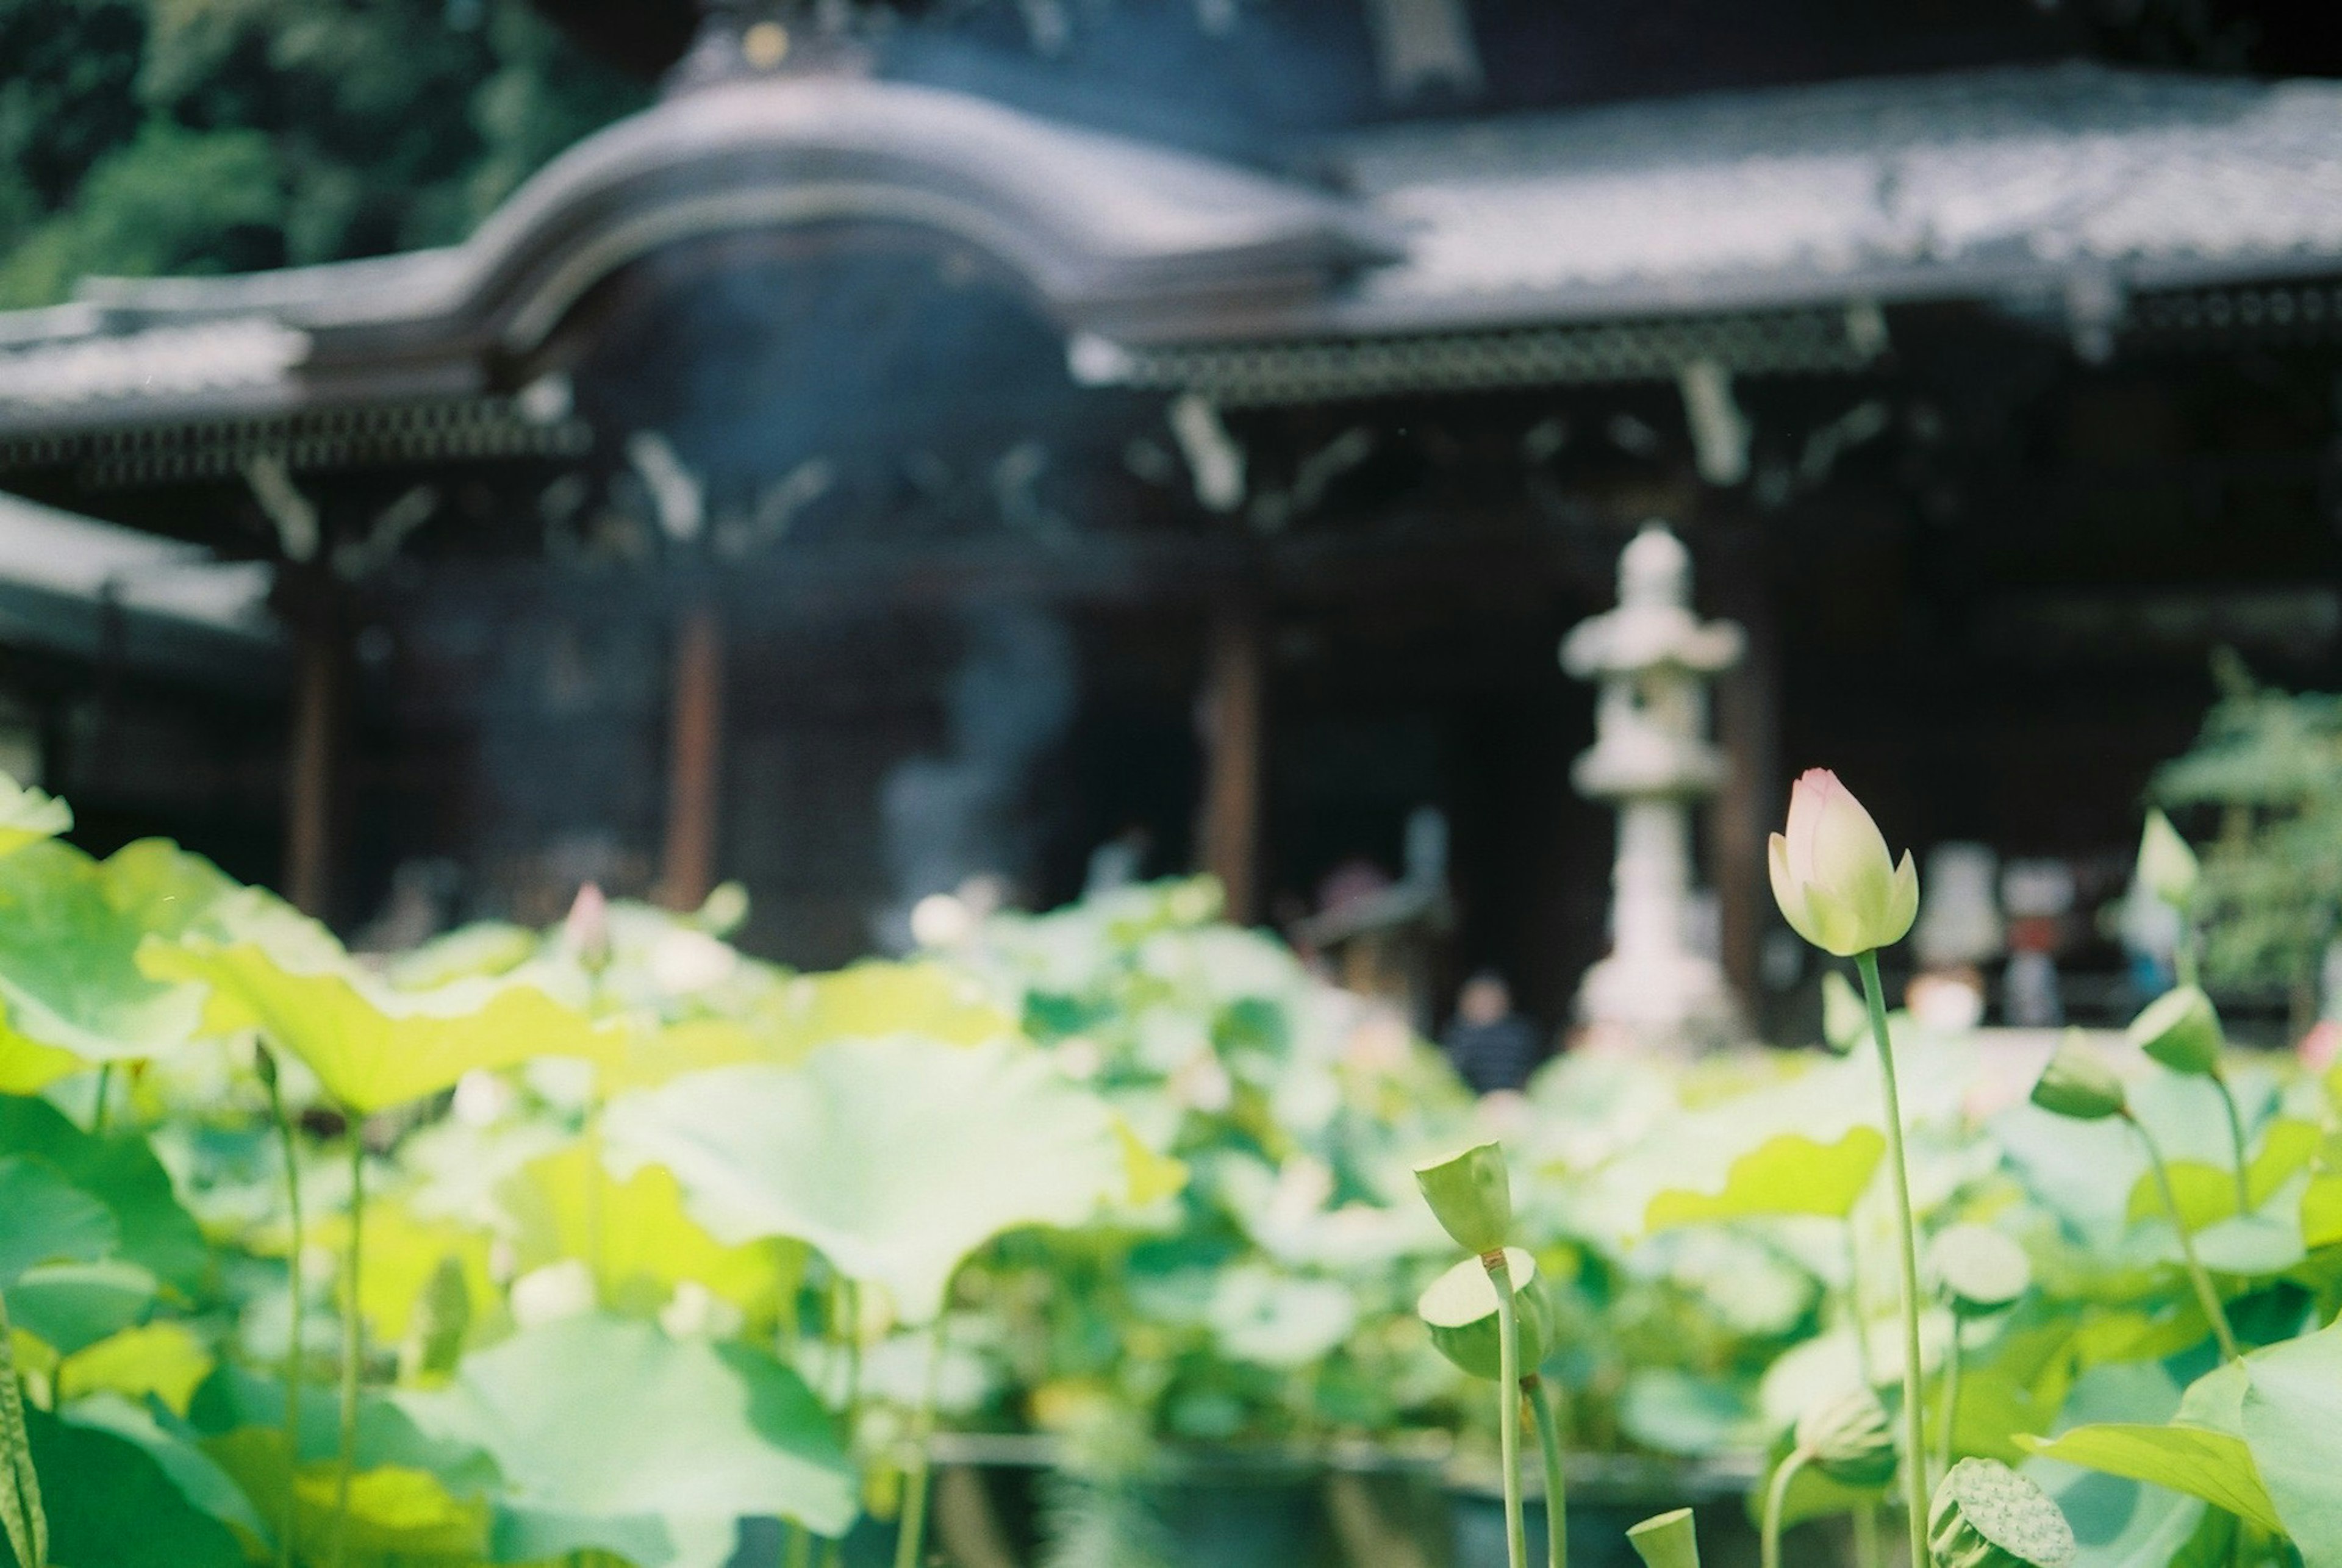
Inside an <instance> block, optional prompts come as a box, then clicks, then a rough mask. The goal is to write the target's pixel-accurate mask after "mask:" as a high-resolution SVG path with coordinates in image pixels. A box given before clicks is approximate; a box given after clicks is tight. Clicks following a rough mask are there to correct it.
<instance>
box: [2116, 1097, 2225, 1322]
mask: <svg viewBox="0 0 2342 1568" xmlns="http://www.w3.org/2000/svg"><path fill="white" fill-rule="evenodd" d="M2123 1119H2124V1120H2125V1121H2127V1122H2128V1123H2129V1124H2131V1129H2132V1131H2134V1132H2136V1133H2137V1134H2138V1141H2139V1143H2140V1144H2141V1145H2142V1146H2143V1147H2144V1148H2145V1149H2146V1150H2147V1166H2148V1168H2149V1169H2151V1170H2152V1171H2154V1173H2155V1184H2156V1188H2157V1191H2159V1192H2161V1193H2162V1194H2163V1208H2164V1212H2165V1213H2168V1214H2169V1215H2170V1216H2171V1228H2172V1229H2173V1230H2174V1231H2176V1232H2177V1233H2178V1235H2179V1255H2180V1256H2181V1257H2182V1258H2183V1259H2185V1260H2186V1261H2187V1279H2188V1282H2189V1283H2191V1284H2193V1285H2194V1286H2195V1287H2196V1301H2197V1304H2198V1305H2200V1306H2201V1307H2202V1308H2203V1309H2204V1315H2205V1316H2206V1317H2207V1318H2209V1319H2210V1320H2211V1322H2212V1334H2213V1337H2214V1338H2216V1339H2217V1340H2218V1341H2219V1342H2220V1354H2221V1355H2222V1356H2223V1357H2225V1358H2226V1359H2227V1360H2229V1361H2237V1360H2238V1359H2240V1358H2241V1357H2242V1356H2243V1354H2244V1352H2242V1351H2241V1350H2239V1349H2237V1331H2236V1330H2235V1329H2233V1328H2231V1327H2229V1326H2228V1313H2227V1308H2226V1307H2223V1306H2222V1305H2221V1304H2220V1293H2219V1292H2218V1291H2217V1290H2215V1289H2213V1288H2212V1276H2211V1275H2210V1274H2208V1273H2206V1272H2205V1270H2204V1263H2203V1260H2202V1259H2200V1258H2198V1257H2197V1255H2196V1238H2195V1236H2194V1235H2193V1234H2192V1233H2190V1232H2189V1230H2188V1228H2187V1216H2186V1215H2185V1214H2183V1213H2180V1212H2179V1194H2178V1193H2177V1192H2175V1191H2173V1190H2172V1186H2171V1168H2170V1167H2169V1166H2168V1165H2167V1164H2164V1162H2163V1151H2162V1149H2160V1148H2159V1147H2157V1144H2156V1142H2155V1135H2154V1134H2151V1133H2149V1132H2148V1131H2147V1124H2145V1123H2144V1122H2141V1121H2140V1120H2139V1119H2138V1118H2137V1116H2135V1115H2133V1114H2131V1113H2130V1112H2128V1111H2125V1112H2124V1113H2123Z"/></svg>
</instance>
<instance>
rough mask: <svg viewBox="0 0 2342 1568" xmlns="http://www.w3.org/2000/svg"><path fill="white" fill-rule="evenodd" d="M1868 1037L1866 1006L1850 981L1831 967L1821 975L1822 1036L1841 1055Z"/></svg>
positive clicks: (1868, 1012) (1868, 1026)
mask: <svg viewBox="0 0 2342 1568" xmlns="http://www.w3.org/2000/svg"><path fill="white" fill-rule="evenodd" d="M1869 1037H1870V1009H1869V1007H1868V1005H1867V1004H1865V1003H1864V1001H1863V1000H1862V993H1861V992H1859V991H1857V990H1856V989H1855V988H1854V983H1853V982H1852V981H1850V980H1848V979H1847V977H1846V976H1845V975H1843V974H1839V973H1838V972H1837V970H1835V969H1833V970H1831V971H1830V972H1829V973H1828V974H1825V975H1823V976H1822V1040H1823V1041H1824V1043H1825V1044H1827V1045H1828V1046H1829V1048H1830V1049H1831V1050H1833V1051H1836V1052H1837V1053H1838V1054H1840V1055H1844V1054H1846V1053H1847V1052H1848V1051H1851V1050H1853V1049H1854V1048H1855V1047H1856V1046H1857V1045H1859V1044H1862V1043H1863V1042H1864V1041H1865V1040H1867V1039H1868V1038H1869Z"/></svg>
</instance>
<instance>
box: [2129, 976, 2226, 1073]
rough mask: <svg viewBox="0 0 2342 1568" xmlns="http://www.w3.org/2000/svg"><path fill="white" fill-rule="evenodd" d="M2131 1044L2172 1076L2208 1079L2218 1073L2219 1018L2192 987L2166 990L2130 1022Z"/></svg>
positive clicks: (2201, 994) (2206, 1001)
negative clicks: (2181, 1075)
mask: <svg viewBox="0 0 2342 1568" xmlns="http://www.w3.org/2000/svg"><path fill="white" fill-rule="evenodd" d="M2127 1034H2129V1036H2130V1043H2131V1044H2134V1045H2136V1046H2137V1047H2138V1048H2139V1049H2140V1050H2142V1051H2144V1052H2146V1053H2147V1054H2148V1055H2149V1056H2152V1057H2154V1058H2155V1059H2156V1060H2157V1062H2160V1063H2162V1064H2164V1065H2165V1066H2167V1067H2168V1068H2170V1069H2171V1070H2172V1071H2173V1072H2175V1073H2193V1074H2197V1075H2198V1076H2201V1077H2207V1078H2208V1077H2210V1076H2211V1075H2212V1074H2215V1073H2217V1072H2218V1071H2219V1070H2220V1047H2221V1045H2222V1044H2223V1042H2222V1040H2221V1037H2220V1015H2219V1014H2217V1013H2216V1012H2214V1011H2213V1009H2212V999H2211V998H2210V997H2208V996H2207V995H2205V994H2204V993H2203V992H2202V991H2200V990H2198V989H2197V987H2195V986H2193V985H2182V986H2181V987H2179V988H2178V989H2177V991H2167V992H2165V993H2164V994H2162V995H2160V996H2158V997H2157V998H2156V999H2155V1000H2154V1001H2152V1002H2150V1003H2148V1004H2147V1010H2146V1011H2145V1012H2143V1013H2141V1014H2139V1015H2138V1016H2137V1017H2136V1018H2134V1019H2132V1020H2131V1021H2130V1028H2129V1030H2128V1031H2127Z"/></svg>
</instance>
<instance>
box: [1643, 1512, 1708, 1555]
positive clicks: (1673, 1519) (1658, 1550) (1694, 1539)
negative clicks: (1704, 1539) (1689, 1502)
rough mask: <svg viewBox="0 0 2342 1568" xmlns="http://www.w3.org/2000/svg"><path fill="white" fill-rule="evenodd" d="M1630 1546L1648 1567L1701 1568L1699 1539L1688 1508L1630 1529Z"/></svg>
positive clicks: (1650, 1519) (1653, 1518)
mask: <svg viewBox="0 0 2342 1568" xmlns="http://www.w3.org/2000/svg"><path fill="white" fill-rule="evenodd" d="M1626 1544H1627V1545H1629V1546H1632V1547H1633V1548H1634V1549H1635V1555H1636V1556H1637V1557H1640V1558H1641V1559H1642V1560H1643V1563H1644V1568H1699V1536H1698V1535H1697V1533H1695V1532H1694V1530H1693V1528H1692V1522H1691V1510H1690V1509H1688V1508H1678V1509H1676V1510H1675V1511H1674V1512H1672V1513H1656V1514H1653V1515H1652V1516H1651V1517H1650V1518H1648V1519H1646V1520H1644V1521H1643V1522H1642V1523H1640V1524H1636V1525H1634V1526H1632V1527H1630V1528H1629V1529H1628V1530H1627V1532H1626Z"/></svg>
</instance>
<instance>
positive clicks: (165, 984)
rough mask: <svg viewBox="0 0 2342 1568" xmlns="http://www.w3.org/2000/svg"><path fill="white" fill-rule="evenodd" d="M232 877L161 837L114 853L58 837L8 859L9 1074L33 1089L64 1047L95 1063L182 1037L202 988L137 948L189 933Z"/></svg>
mask: <svg viewBox="0 0 2342 1568" xmlns="http://www.w3.org/2000/svg"><path fill="white" fill-rule="evenodd" d="M231 885H232V884H230V883H229V882H228V880H227V878H226V877H225V876H224V875H222V874H221V873H220V872H219V871H218V870H217V869H215V867H214V866H213V865H212V864H211V863H210V862H208V861H205V860H203V859H201V858H199V857H197V856H195V855H191V854H185V852H183V851H181V850H179V849H178V848H176V847H175V846H174V845H171V844H165V843H162V842H161V841H159V840H147V841H144V842H142V843H138V844H131V845H130V846H128V847H127V848H125V849H124V850H122V851H121V852H120V853H118V854H115V855H114V856H113V857H112V858H110V859H108V860H105V861H97V860H93V859H91V858H90V857H89V856H88V855H86V854H83V853H82V852H81V851H80V850H78V849H75V848H74V847H73V846H72V845H71V844H59V843H54V842H45V843H40V844H29V845H27V846H25V847H24V848H22V849H19V850H18V851H17V852H16V853H15V854H9V855H6V856H5V857H0V1007H5V1014H6V1021H5V1024H0V1074H5V1079H6V1080H7V1082H9V1083H10V1084H14V1085H16V1086H25V1084H28V1083H29V1082H30V1081H31V1080H35V1079H38V1078H40V1077H41V1076H42V1074H45V1073H47V1074H49V1075H50V1076H52V1077H54V1076H57V1075H59V1074H55V1073H53V1072H51V1069H52V1068H53V1067H54V1066H55V1053H57V1052H59V1051H63V1052H65V1053H68V1054H71V1055H72V1056H74V1057H76V1058H78V1059H79V1060H80V1061H81V1062H84V1063H97V1062H115V1061H124V1060H132V1059H135V1058H138V1057H144V1056H154V1055H157V1054H162V1053H164V1052H166V1051H169V1050H170V1049H172V1048H173V1047H175V1046H177V1045H182V1044H185V1043H186V1042H187V1041H188V1040H189V1039H190V1038H192V1037H193V1036H194V1034H195V1031H196V1029H197V1026H198V1024H200V1022H201V1020H202V1016H203V994H202V992H201V991H200V990H199V989H197V988H196V987H195V986H191V985H185V984H173V983H171V982H170V981H168V980H165V979H162V978H157V977H151V976H149V975H147V974H143V973H142V972H141V971H140V969H139V967H138V964H137V952H138V945H139V944H140V942H141V941H142V940H144V939H145V936H146V935H147V934H148V933H150V932H161V933H163V934H166V935H167V934H175V933H176V932H179V931H184V930H185V929H186V928H187V927H188V926H189V925H190V924H193V923H194V922H195V921H196V920H198V919H200V918H201V917H202V916H203V914H204V913H205V910H206V908H207V907H208V906H209V905H210V904H211V902H212V901H213V900H214V899H215V898H217V897H219V896H220V895H221V894H224V893H225V892H226V890H227V889H228V888H229V887H230V886H231Z"/></svg>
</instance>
